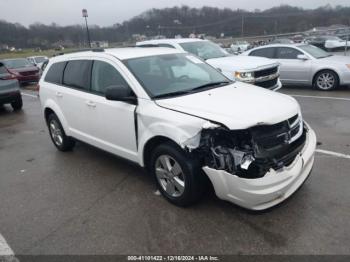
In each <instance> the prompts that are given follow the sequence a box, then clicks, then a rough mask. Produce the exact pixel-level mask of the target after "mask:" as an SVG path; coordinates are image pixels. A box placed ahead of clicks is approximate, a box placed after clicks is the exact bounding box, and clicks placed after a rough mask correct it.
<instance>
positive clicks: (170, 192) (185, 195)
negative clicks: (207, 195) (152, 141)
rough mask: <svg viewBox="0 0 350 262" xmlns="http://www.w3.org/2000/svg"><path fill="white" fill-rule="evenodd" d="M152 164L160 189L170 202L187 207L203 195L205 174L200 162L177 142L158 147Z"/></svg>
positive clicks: (152, 170)
mask: <svg viewBox="0 0 350 262" xmlns="http://www.w3.org/2000/svg"><path fill="white" fill-rule="evenodd" d="M150 165H151V172H152V174H153V176H154V178H155V180H156V183H157V187H158V189H159V191H160V192H161V194H162V195H163V196H164V197H165V198H166V199H167V200H168V201H169V202H171V203H173V204H175V205H177V206H182V207H185V206H189V205H191V204H194V203H195V202H197V201H198V200H199V199H200V197H201V196H202V193H203V191H204V185H205V182H204V174H203V173H202V171H201V169H200V166H199V164H198V162H197V161H196V160H195V159H193V158H191V156H189V155H187V154H186V153H185V152H184V151H183V150H182V149H181V148H179V147H178V146H177V145H176V144H174V143H164V144H161V145H159V146H158V147H156V148H155V150H154V151H153V154H152V157H151V163H150Z"/></svg>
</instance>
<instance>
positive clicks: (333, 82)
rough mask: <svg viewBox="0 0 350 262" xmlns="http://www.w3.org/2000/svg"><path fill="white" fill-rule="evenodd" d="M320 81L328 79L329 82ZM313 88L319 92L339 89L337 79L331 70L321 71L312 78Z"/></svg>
mask: <svg viewBox="0 0 350 262" xmlns="http://www.w3.org/2000/svg"><path fill="white" fill-rule="evenodd" d="M322 79H329V82H327V81H326V80H325V82H323V81H322ZM313 84H314V87H315V88H317V89H318V90H321V91H331V90H334V89H337V88H338V87H339V77H338V75H337V73H335V72H334V71H332V70H323V71H321V72H318V73H317V74H316V76H315V78H314V83H313Z"/></svg>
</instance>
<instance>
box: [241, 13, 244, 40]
mask: <svg viewBox="0 0 350 262" xmlns="http://www.w3.org/2000/svg"><path fill="white" fill-rule="evenodd" d="M241 36H242V37H243V36H244V13H242V28H241Z"/></svg>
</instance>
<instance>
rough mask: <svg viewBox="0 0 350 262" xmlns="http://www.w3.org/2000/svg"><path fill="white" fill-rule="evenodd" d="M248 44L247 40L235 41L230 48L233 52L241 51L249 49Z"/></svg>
mask: <svg viewBox="0 0 350 262" xmlns="http://www.w3.org/2000/svg"><path fill="white" fill-rule="evenodd" d="M249 47H250V44H249V43H248V42H247V41H235V42H234V43H233V44H232V45H231V50H232V51H233V52H235V53H242V52H245V51H247V50H248V49H249Z"/></svg>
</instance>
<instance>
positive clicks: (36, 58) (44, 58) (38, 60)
mask: <svg viewBox="0 0 350 262" xmlns="http://www.w3.org/2000/svg"><path fill="white" fill-rule="evenodd" d="M45 61H46V57H44V56H39V57H35V62H36V63H37V64H39V63H43V62H45Z"/></svg>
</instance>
